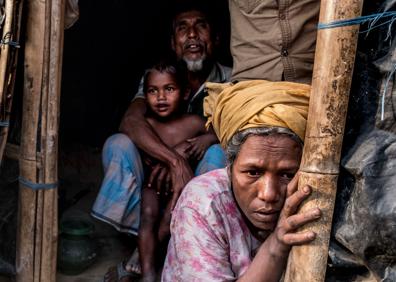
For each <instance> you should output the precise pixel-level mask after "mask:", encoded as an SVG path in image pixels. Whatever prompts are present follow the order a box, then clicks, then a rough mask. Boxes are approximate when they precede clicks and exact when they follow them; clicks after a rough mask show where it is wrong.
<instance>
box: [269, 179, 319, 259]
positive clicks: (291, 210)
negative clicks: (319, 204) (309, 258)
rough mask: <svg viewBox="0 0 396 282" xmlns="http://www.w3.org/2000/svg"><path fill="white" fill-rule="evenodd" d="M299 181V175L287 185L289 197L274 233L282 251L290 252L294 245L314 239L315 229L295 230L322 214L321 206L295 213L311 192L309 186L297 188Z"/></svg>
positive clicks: (278, 247)
mask: <svg viewBox="0 0 396 282" xmlns="http://www.w3.org/2000/svg"><path fill="white" fill-rule="evenodd" d="M297 183H298V175H296V176H295V177H294V178H293V180H292V181H291V182H290V183H289V185H288V186H287V198H286V201H285V204H284V206H283V209H282V211H281V214H280V217H279V220H278V224H277V226H276V228H275V231H274V233H273V234H274V237H275V238H274V239H275V241H276V245H277V249H278V251H279V252H281V253H287V252H289V250H290V248H291V246H293V245H302V244H306V243H309V242H311V241H312V240H314V239H315V237H316V234H315V233H314V232H313V231H305V232H298V233H296V232H295V231H296V230H297V229H298V228H299V227H301V226H303V225H304V224H306V223H308V222H312V221H314V220H317V219H318V218H320V216H321V211H320V209H319V208H314V209H311V210H309V211H307V212H304V213H300V214H295V213H296V211H297V209H298V207H299V206H300V204H301V203H302V201H303V200H305V199H306V198H308V196H309V195H310V194H311V188H310V187H309V186H304V187H303V188H302V189H301V190H297Z"/></svg>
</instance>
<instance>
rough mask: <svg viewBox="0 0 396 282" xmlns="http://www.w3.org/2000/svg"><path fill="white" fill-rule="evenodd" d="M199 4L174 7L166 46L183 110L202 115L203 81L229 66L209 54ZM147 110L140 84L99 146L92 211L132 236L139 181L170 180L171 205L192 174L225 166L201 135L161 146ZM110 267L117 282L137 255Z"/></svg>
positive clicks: (135, 268) (212, 39) (224, 76)
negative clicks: (194, 154)
mask: <svg viewBox="0 0 396 282" xmlns="http://www.w3.org/2000/svg"><path fill="white" fill-rule="evenodd" d="M199 2H200V1H196V2H194V1H191V2H190V1H181V3H180V5H178V6H177V11H175V13H174V15H175V16H174V17H173V23H172V36H171V47H172V49H173V51H174V53H175V56H176V59H177V60H178V61H179V62H181V63H183V64H184V65H185V69H186V75H187V80H188V84H189V85H188V86H189V93H186V95H185V97H186V102H187V112H189V113H194V114H197V115H200V116H203V99H204V97H205V96H206V95H207V93H206V92H205V91H204V83H205V82H206V81H209V82H219V83H224V82H228V81H229V79H230V76H231V68H229V67H225V66H223V65H221V64H219V63H218V62H216V61H215V60H214V58H213V56H214V49H215V46H216V45H217V43H218V41H219V39H218V36H217V35H216V33H215V31H214V28H213V25H211V21H210V19H209V17H208V16H207V13H205V10H204V9H205V7H203V6H201V4H199ZM146 110H147V106H146V101H145V97H144V94H143V83H141V85H140V87H139V90H138V92H137V94H136V95H135V98H134V99H133V101H132V102H131V104H130V105H129V108H128V110H127V112H126V113H125V115H124V117H123V120H122V122H121V125H120V131H121V133H120V134H115V135H113V136H110V137H109V138H108V139H107V141H106V143H105V145H104V147H103V153H102V155H103V167H104V171H105V176H104V179H103V182H102V186H101V189H100V192H99V194H98V196H97V198H96V201H95V203H94V206H93V208H92V213H91V214H92V215H93V216H94V217H96V218H97V219H99V220H102V221H104V222H106V223H109V224H111V225H112V226H113V227H115V228H116V229H117V230H118V231H120V232H125V233H129V234H132V235H137V234H138V228H139V223H140V200H141V189H142V184H143V182H147V183H148V184H149V186H150V184H151V183H156V185H153V186H157V187H161V186H162V185H161V183H162V184H165V185H166V184H167V183H171V184H172V185H171V187H172V188H173V190H172V191H171V192H172V193H173V194H172V203H173V206H174V205H175V204H176V200H177V198H178V197H179V195H180V193H181V191H182V189H183V188H184V186H185V185H186V184H187V182H188V181H189V180H190V179H191V178H192V177H193V175H194V174H195V175H199V174H203V173H205V172H208V171H210V170H214V169H218V168H223V167H225V165H226V157H225V155H224V152H223V150H222V149H221V147H220V145H219V144H214V145H210V144H208V142H206V140H203V139H200V138H205V137H200V136H198V137H196V138H192V139H188V140H186V141H187V142H185V143H187V144H188V145H186V146H184V147H183V148H181V149H180V150H179V149H178V150H177V151H176V150H175V149H173V148H169V147H168V146H166V145H165V144H164V143H163V142H162V140H161V138H160V137H159V136H158V135H157V134H156V133H155V131H154V130H153V128H152V127H151V125H150V124H149V123H148V122H147V119H146V118H145V115H146ZM203 144H204V145H203ZM202 146H204V147H202ZM197 147H200V148H203V150H202V151H206V153H205V154H204V156H203V157H202V159H201V161H200V162H199V163H198V165H197V168H196V170H195V172H194V173H193V172H192V171H191V168H190V165H189V163H188V161H187V158H186V155H188V154H191V151H194V148H197ZM142 151H143V152H144V153H145V154H148V155H149V156H150V157H151V158H152V159H156V160H158V163H157V164H156V165H155V166H154V169H153V170H152V173H151V175H150V176H147V175H146V177H148V179H146V180H144V177H145V175H144V171H143V165H142V161H144V156H143V155H141V152H142ZM115 270H116V271H109V272H108V273H107V274H106V276H105V281H119V280H117V278H116V277H114V276H118V279H120V278H121V277H120V276H122V277H124V276H125V278H126V279H127V277H128V276H130V275H132V273H135V274H136V273H139V272H140V267H139V264H138V261H137V255H136V253H135V254H134V255H133V256H132V258H131V259H130V260H129V261H128V262H126V263H125V262H124V263H121V264H120V265H118V266H117V268H116V269H115ZM122 281H124V280H122ZM125 281H128V280H125Z"/></svg>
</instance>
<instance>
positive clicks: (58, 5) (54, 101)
mask: <svg viewBox="0 0 396 282" xmlns="http://www.w3.org/2000/svg"><path fill="white" fill-rule="evenodd" d="M49 4H50V5H48V6H47V12H48V13H49V15H50V16H48V17H47V19H49V24H48V26H50V27H51V28H50V30H48V33H47V34H48V38H47V40H46V43H48V44H47V45H46V46H45V54H46V55H48V57H47V60H45V63H46V72H45V76H46V77H47V76H48V80H47V82H48V83H47V84H46V85H44V87H43V99H42V101H43V102H42V103H43V104H42V110H43V116H42V139H41V140H42V145H43V150H42V152H43V157H44V166H43V171H42V173H43V180H44V182H45V183H56V182H57V180H58V170H57V168H58V128H59V108H60V104H59V101H60V81H61V67H62V49H63V26H64V22H63V19H64V8H63V7H64V1H63V0H52V1H51V2H50V3H49ZM57 203H58V202H57V190H55V189H52V190H47V191H45V192H44V213H45V214H47V216H46V217H44V221H43V230H44V235H45V236H46V237H47V240H43V245H42V251H43V253H44V254H45V256H46V257H47V258H48V259H47V260H45V261H42V264H41V277H42V280H41V281H43V282H45V281H48V282H49V281H55V274H56V253H57V235H58V229H57Z"/></svg>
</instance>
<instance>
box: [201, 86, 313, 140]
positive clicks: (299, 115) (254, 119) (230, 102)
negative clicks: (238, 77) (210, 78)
mask: <svg viewBox="0 0 396 282" xmlns="http://www.w3.org/2000/svg"><path fill="white" fill-rule="evenodd" d="M206 88H207V91H208V96H207V97H206V98H205V100H204V114H205V116H206V117H207V118H208V121H207V123H206V126H207V127H208V128H209V126H210V125H212V126H213V129H214V131H215V132H216V135H217V137H218V138H219V140H220V143H221V145H222V146H223V147H225V146H226V145H227V143H228V141H229V140H230V139H231V137H232V136H233V135H234V134H235V133H237V132H239V131H242V130H244V129H246V128H252V127H261V126H279V127H286V128H289V129H290V130H291V131H293V132H294V133H295V134H297V135H298V136H299V137H300V138H301V140H303V141H304V135H305V126H306V123H307V116H308V102H309V93H310V90H311V86H309V85H307V84H300V83H293V82H284V81H282V82H270V81H265V80H249V81H242V82H238V83H237V84H234V85H233V84H231V83H228V84H220V83H210V82H208V83H206Z"/></svg>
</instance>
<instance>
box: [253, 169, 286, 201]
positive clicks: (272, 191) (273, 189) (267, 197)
mask: <svg viewBox="0 0 396 282" xmlns="http://www.w3.org/2000/svg"><path fill="white" fill-rule="evenodd" d="M257 185H258V187H257V189H258V191H257V197H258V198H259V199H261V200H262V201H265V202H277V201H279V199H280V189H281V187H280V186H279V184H278V182H277V181H276V179H275V177H274V176H271V175H267V174H264V175H263V176H262V177H261V178H260V179H259V180H258V184H257Z"/></svg>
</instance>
